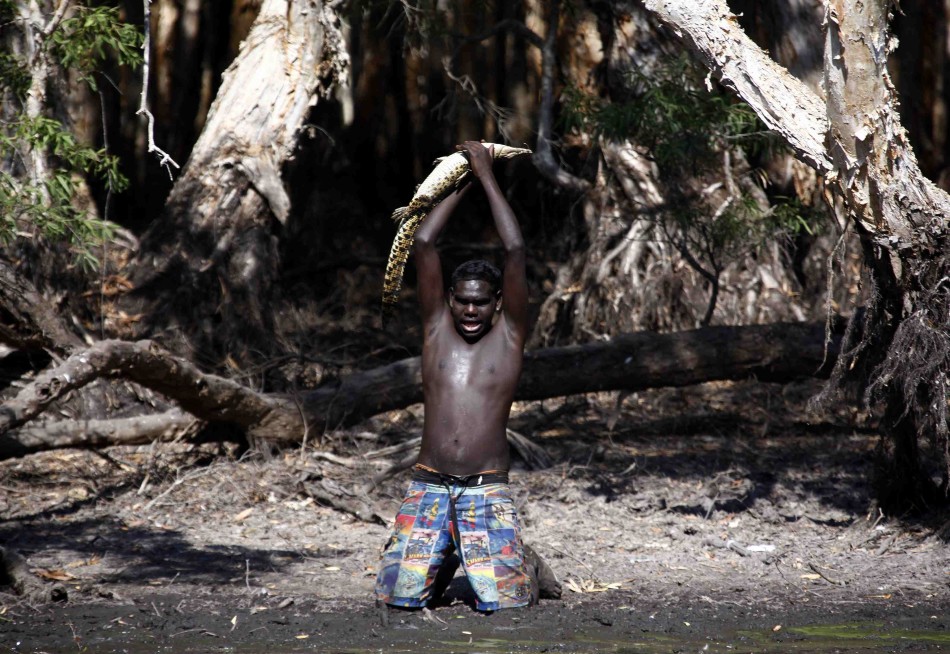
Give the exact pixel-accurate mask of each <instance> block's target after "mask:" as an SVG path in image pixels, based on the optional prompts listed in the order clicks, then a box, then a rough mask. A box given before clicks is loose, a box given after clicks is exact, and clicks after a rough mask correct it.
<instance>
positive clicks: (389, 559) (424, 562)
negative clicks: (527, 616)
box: [376, 474, 531, 611]
mask: <svg viewBox="0 0 950 654" xmlns="http://www.w3.org/2000/svg"><path fill="white" fill-rule="evenodd" d="M430 477H431V475H430ZM442 480H448V481H443V482H442V483H431V481H429V482H428V483H427V482H426V481H420V480H419V475H418V474H417V475H416V477H414V478H413V481H412V483H411V484H410V485H409V491H408V492H407V494H406V499H404V500H403V502H402V506H401V507H400V508H399V513H398V514H397V515H396V522H395V525H394V527H393V530H392V533H391V535H390V537H389V541H388V543H387V544H386V547H385V548H384V549H383V556H382V560H381V562H380V569H379V574H378V575H377V577H376V597H377V598H378V599H379V600H380V601H383V602H386V603H387V604H391V605H393V606H405V607H415V606H425V604H426V602H427V601H428V600H429V598H430V596H431V593H432V585H433V583H434V582H435V577H436V574H437V573H438V571H439V567H440V566H441V565H442V562H443V561H444V560H445V557H446V556H448V555H449V554H451V553H452V551H453V550H458V552H459V560H460V562H461V566H462V569H463V570H464V571H465V574H466V576H467V577H468V581H469V583H470V584H471V586H472V589H473V590H474V591H475V595H476V598H477V600H476V607H477V609H478V610H479V611H494V610H496V609H504V608H514V607H519V606H527V605H528V604H529V602H530V599H531V580H530V578H529V577H528V574H527V568H526V566H525V560H524V548H523V546H522V543H521V528H520V526H519V523H518V515H517V512H516V511H515V505H514V502H513V501H512V499H511V493H510V491H509V487H508V484H507V482H505V483H485V484H481V485H465V484H464V483H458V482H459V481H461V480H460V479H459V478H457V477H456V478H452V477H449V476H448V475H442ZM476 481H477V478H476ZM453 482H454V483H453ZM470 483H471V482H470ZM450 494H451V495H450ZM452 498H454V500H455V511H454V513H455V515H456V522H457V527H455V528H453V525H452V522H453V521H452V513H453V511H452V510H451V505H452V501H451V500H452Z"/></svg>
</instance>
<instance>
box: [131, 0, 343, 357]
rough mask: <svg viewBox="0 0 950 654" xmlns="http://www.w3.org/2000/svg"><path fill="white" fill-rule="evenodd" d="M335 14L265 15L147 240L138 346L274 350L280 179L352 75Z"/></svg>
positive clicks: (219, 352)
mask: <svg viewBox="0 0 950 654" xmlns="http://www.w3.org/2000/svg"><path fill="white" fill-rule="evenodd" d="M334 11H335V9H333V8H331V7H330V6H329V3H324V2H308V3H297V2H288V1H287V0H267V1H266V2H265V3H264V4H263V6H262V7H261V9H260V12H259V14H258V16H257V19H256V20H255V22H254V25H253V26H252V28H251V31H250V33H249V34H248V36H247V39H246V40H245V41H244V42H243V44H242V47H241V50H240V52H239V54H238V56H237V58H236V59H235V60H234V62H233V63H232V65H231V66H230V67H229V68H228V70H227V71H226V72H225V73H224V76H223V81H222V84H221V87H220V89H219V91H218V95H217V97H216V98H215V101H214V104H213V105H212V107H211V109H210V112H209V116H208V119H207V122H206V124H205V127H204V129H203V130H202V132H201V136H200V137H199V138H198V141H197V142H196V143H195V145H194V148H193V149H192V153H191V156H190V159H189V161H188V163H187V165H186V167H185V170H184V172H183V174H182V177H181V178H180V179H179V180H178V181H177V183H176V184H175V186H174V188H173V189H172V192H171V195H170V196H169V198H168V201H167V203H166V207H165V211H164V215H163V217H162V218H161V219H159V220H158V221H156V222H155V223H154V226H153V227H152V228H151V229H150V230H149V232H148V233H146V235H145V237H144V238H143V241H142V253H141V254H140V256H139V258H138V260H137V262H136V269H135V276H134V278H133V282H134V284H135V286H136V290H135V292H134V293H133V295H132V296H131V297H129V298H127V299H126V301H127V304H128V305H129V306H128V312H129V313H136V314H137V313H143V314H144V316H143V320H142V321H141V323H140V332H139V336H147V335H151V334H155V333H158V332H160V331H162V330H169V331H171V332H172V333H173V334H177V336H178V337H179V339H180V341H179V343H178V344H177V345H172V347H174V348H175V349H176V350H181V351H186V349H190V350H192V351H203V352H206V353H207V354H211V355H212V356H213V357H215V358H218V357H220V358H222V359H223V358H224V357H226V356H228V355H231V356H233V357H234V358H235V359H236V360H239V361H240V360H246V359H247V358H248V356H249V355H248V352H249V351H251V350H253V349H257V350H259V351H262V352H266V351H267V350H268V348H269V347H270V346H271V345H272V342H273V339H272V334H273V328H272V327H273V326H272V318H271V315H270V311H269V307H270V306H271V302H272V299H273V296H274V294H275V293H276V290H277V287H276V284H275V280H276V274H277V270H278V268H279V261H278V249H277V241H276V237H275V232H276V231H277V230H279V229H280V226H281V224H283V222H284V221H285V220H286V217H287V214H288V212H289V210H290V206H289V204H290V203H289V199H288V196H287V193H286V190H285V189H284V187H283V183H282V182H281V179H280V171H281V170H282V167H283V166H284V164H285V163H286V162H287V161H288V159H289V158H290V157H291V155H292V153H293V152H294V149H295V148H296V146H297V142H298V138H299V135H300V130H301V129H302V127H303V125H304V121H305V119H306V118H307V115H308V113H309V112H310V110H311V108H312V107H313V105H314V104H316V103H317V102H318V101H319V100H320V98H322V97H325V96H326V94H328V93H329V92H330V91H331V90H332V89H333V87H334V85H335V84H336V83H337V82H338V81H339V80H340V79H341V78H342V76H343V75H344V74H345V70H346V67H347V66H348V59H347V54H346V50H345V47H344V45H343V40H342V35H341V32H340V26H339V24H338V20H337V17H336V15H335V13H334ZM273 218H276V219H277V220H276V221H275V220H274V219H273ZM169 340H170V339H167V338H166V339H165V341H166V342H169Z"/></svg>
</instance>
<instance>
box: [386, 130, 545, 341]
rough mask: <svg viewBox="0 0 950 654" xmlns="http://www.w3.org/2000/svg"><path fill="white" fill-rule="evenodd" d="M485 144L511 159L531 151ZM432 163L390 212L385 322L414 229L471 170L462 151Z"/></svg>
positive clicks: (396, 295)
mask: <svg viewBox="0 0 950 654" xmlns="http://www.w3.org/2000/svg"><path fill="white" fill-rule="evenodd" d="M484 146H485V147H486V148H490V149H491V152H492V154H493V158H495V159H511V158H512V157H517V156H519V155H522V154H531V150H528V149H527V148H513V147H510V146H507V145H501V144H499V143H484ZM434 163H435V169H434V170H433V171H432V172H431V173H429V176H428V177H426V178H425V181H424V182H422V184H420V185H419V187H418V188H417V189H416V193H415V195H413V196H412V201H411V202H409V205H408V206H405V207H399V208H398V209H396V210H395V211H394V212H393V220H394V221H396V222H398V223H399V226H398V228H397V230H396V238H395V239H394V240H393V246H392V249H391V250H390V251H389V261H387V262H386V276H385V277H384V278H383V324H384V325H385V324H386V322H387V319H388V318H389V317H391V316H392V313H393V309H394V308H395V306H396V302H397V301H398V300H399V291H400V289H401V288H402V276H403V272H404V271H405V268H406V260H408V259H409V250H410V249H411V248H412V240H413V236H414V235H415V233H416V229H418V227H419V225H421V224H422V221H423V220H425V217H426V216H428V215H429V212H430V211H432V209H434V208H435V206H436V205H437V204H439V202H441V201H442V200H444V199H445V198H446V197H447V196H448V195H449V193H452V192H453V191H455V190H456V189H459V188H461V187H462V185H463V184H464V183H465V181H466V179H467V178H468V176H469V175H470V174H471V172H472V171H471V169H470V168H469V166H468V159H467V158H466V157H465V154H464V153H462V152H456V153H454V154H450V155H448V156H447V157H439V158H438V159H436V160H435V162H434Z"/></svg>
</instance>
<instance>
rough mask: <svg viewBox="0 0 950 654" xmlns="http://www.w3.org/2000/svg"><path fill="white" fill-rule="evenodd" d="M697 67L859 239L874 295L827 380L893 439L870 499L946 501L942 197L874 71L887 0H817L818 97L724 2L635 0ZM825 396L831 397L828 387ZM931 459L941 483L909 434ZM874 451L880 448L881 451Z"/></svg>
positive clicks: (898, 508) (949, 203)
mask: <svg viewBox="0 0 950 654" xmlns="http://www.w3.org/2000/svg"><path fill="white" fill-rule="evenodd" d="M646 6H647V8H648V9H650V10H652V11H654V12H656V14H657V15H658V16H659V17H660V18H661V19H662V20H663V21H665V22H666V23H667V24H669V25H670V27H671V28H672V29H673V30H674V31H675V32H677V34H679V35H680V36H682V37H683V39H684V41H685V42H686V43H687V44H688V45H689V46H690V47H691V48H692V49H694V50H695V51H696V52H697V53H699V54H700V55H701V57H702V58H703V59H704V60H705V62H706V64H707V65H708V66H709V68H710V70H712V71H714V72H716V73H717V74H719V75H721V76H722V77H723V79H724V81H725V82H726V83H727V84H728V85H730V86H731V87H732V88H733V89H735V91H736V92H737V93H738V94H739V95H740V96H741V97H742V98H743V99H744V100H745V101H746V102H748V103H749V105H750V106H751V107H752V108H753V109H754V110H755V111H756V113H757V114H758V115H759V116H760V118H762V120H763V121H764V122H766V124H768V125H769V127H771V128H772V129H774V130H775V131H777V132H778V133H779V134H781V135H782V136H783V137H784V138H785V139H786V140H787V141H788V143H789V144H790V145H791V146H792V147H793V149H794V150H795V152H796V153H797V154H798V156H799V157H800V158H802V159H803V160H804V161H806V162H807V163H809V165H811V166H813V167H814V168H815V169H816V170H818V171H819V172H820V173H822V174H824V175H825V180H826V183H827V184H828V185H829V186H831V187H832V188H834V189H835V191H836V193H837V194H838V196H839V197H840V198H841V200H842V201H843V206H844V208H845V211H846V212H847V214H848V216H849V218H850V219H851V221H852V223H853V224H854V226H855V228H856V230H857V232H858V234H859V235H860V236H861V239H862V244H863V246H864V253H865V262H866V264H867V265H868V267H869V268H870V270H871V272H872V275H873V282H874V286H875V288H874V291H875V292H874V294H873V297H872V299H871V302H870V303H869V306H868V310H867V311H866V312H864V314H863V315H864V319H863V324H862V329H861V330H859V331H860V334H857V333H855V332H852V334H854V339H853V340H850V337H849V336H846V339H849V340H848V342H847V344H846V347H845V349H846V350H847V351H848V354H847V356H842V357H841V358H840V359H839V362H838V367H837V369H836V371H835V374H834V376H833V379H835V380H838V381H839V382H840V381H841V380H842V379H844V378H847V377H855V376H857V377H858V378H859V381H861V382H862V383H863V384H865V385H866V386H867V388H868V394H867V396H866V397H867V399H869V400H872V399H873V400H874V401H875V403H876V404H880V405H882V408H883V416H884V420H883V425H882V426H883V429H884V430H885V432H886V433H887V434H888V436H889V437H890V439H891V440H892V441H893V452H892V453H891V454H889V457H890V461H889V462H885V464H884V465H883V466H882V469H883V470H884V472H883V473H882V474H881V476H880V479H882V480H883V482H882V483H881V484H879V490H881V491H882V494H880V495H879V500H880V501H881V502H882V504H883V505H885V506H886V507H887V508H888V509H889V510H893V511H895V512H903V511H904V510H906V509H908V508H912V509H918V510H919V509H924V508H926V507H927V506H929V505H931V504H932V503H934V502H940V503H946V502H947V501H948V499H950V444H948V441H950V424H948V409H947V404H948V388H950V386H948V380H947V377H948V374H950V254H948V246H950V243H948V241H950V223H948V216H950V196H948V195H947V193H945V192H944V191H942V190H941V189H939V188H938V187H937V186H936V185H935V184H934V183H933V182H931V181H930V180H928V179H927V178H926V177H924V176H923V174H922V173H921V171H920V168H919V166H918V164H917V160H916V157H915V156H914V152H913V150H912V148H911V146H910V144H909V142H908V139H907V136H906V133H905V131H904V128H903V127H902V125H901V123H900V118H899V115H898V110H897V107H898V102H897V97H896V94H895V92H894V88H893V86H892V84H891V81H890V76H889V74H888V70H887V55H888V53H889V52H890V51H891V49H893V48H894V47H895V46H896V43H895V42H894V41H893V40H892V39H891V37H890V34H889V30H888V23H889V20H890V17H891V16H890V14H891V10H892V8H893V3H892V2H890V1H889V0H861V1H856V0H826V2H825V23H826V40H825V53H824V79H825V85H824V86H825V91H826V94H827V102H823V101H821V99H820V98H818V97H817V96H816V95H815V94H813V93H811V92H810V91H808V90H807V89H805V88H804V87H803V86H802V85H801V84H800V83H799V82H798V80H796V79H795V78H794V77H793V76H792V75H790V74H789V73H788V72H787V71H785V70H784V69H783V68H781V67H780V66H778V65H777V64H775V63H774V62H771V60H769V59H768V57H767V56H766V55H765V54H764V53H763V52H762V51H761V50H759V49H758V48H757V47H756V46H754V45H753V44H752V42H751V41H750V40H749V39H748V38H747V37H746V36H745V35H744V34H743V33H742V31H741V30H740V29H739V27H738V24H737V22H736V20H735V18H734V17H733V16H732V15H731V14H730V13H729V11H728V9H727V8H726V6H725V3H724V2H721V1H714V0H709V1H705V0H703V1H702V2H700V1H699V0H647V1H646ZM829 395H830V393H829ZM919 440H922V441H930V443H931V444H932V446H933V448H934V450H935V454H936V458H937V459H940V460H941V467H942V470H940V471H939V472H940V474H941V476H942V477H943V481H942V484H941V488H937V487H936V485H935V484H934V483H933V481H932V479H931V478H930V473H929V472H927V468H928V465H929V464H930V463H932V461H933V460H934V459H933V458H930V460H929V461H928V460H927V459H926V458H924V457H922V456H921V454H920V452H919V443H918V441H919ZM883 449H884V450H885V451H886V450H887V449H888V448H883Z"/></svg>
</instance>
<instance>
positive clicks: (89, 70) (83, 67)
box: [50, 6, 144, 89]
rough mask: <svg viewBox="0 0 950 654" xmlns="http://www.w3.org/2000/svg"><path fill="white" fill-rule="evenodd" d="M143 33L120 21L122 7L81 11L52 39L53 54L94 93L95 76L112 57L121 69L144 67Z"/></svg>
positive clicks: (90, 8) (53, 35)
mask: <svg viewBox="0 0 950 654" xmlns="http://www.w3.org/2000/svg"><path fill="white" fill-rule="evenodd" d="M143 39H144V37H143V35H142V32H141V31H139V30H138V29H137V28H136V27H134V26H132V25H129V24H127V23H123V22H121V21H120V20H119V9H118V7H82V6H80V7H77V11H76V15H75V16H73V17H71V18H67V19H66V20H64V21H63V22H62V23H61V24H60V26H59V28H58V29H57V30H56V31H54V32H53V34H52V35H51V36H50V42H51V46H52V51H53V52H54V54H55V55H56V56H57V58H58V59H59V61H60V63H61V64H62V65H63V67H64V68H70V69H72V70H75V71H76V72H77V73H79V76H80V78H81V79H82V80H84V81H85V82H87V83H88V84H89V85H90V86H92V88H93V89H95V88H96V79H95V76H94V75H93V73H95V71H96V70H98V69H100V68H101V67H102V65H103V63H104V62H105V61H106V60H107V59H108V58H109V56H110V55H111V56H112V57H114V58H115V61H116V62H117V63H118V64H119V65H120V66H133V67H135V66H139V65H140V64H141V63H142V50H141V49H142V42H143Z"/></svg>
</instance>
